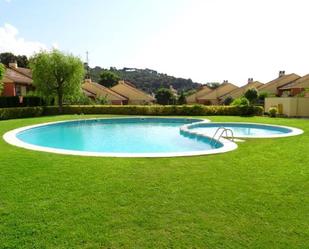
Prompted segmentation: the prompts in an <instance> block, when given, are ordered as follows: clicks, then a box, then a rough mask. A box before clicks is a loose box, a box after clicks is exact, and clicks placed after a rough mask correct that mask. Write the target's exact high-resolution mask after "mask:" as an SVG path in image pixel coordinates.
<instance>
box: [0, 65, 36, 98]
mask: <svg viewBox="0 0 309 249" xmlns="http://www.w3.org/2000/svg"><path fill="white" fill-rule="evenodd" d="M3 83H4V88H3V91H2V95H3V96H25V95H26V94H27V92H29V91H31V90H33V89H34V87H33V86H32V74H31V70H30V69H28V68H20V67H18V65H17V63H16V62H15V63H10V64H9V66H8V67H6V69H5V74H4V78H3Z"/></svg>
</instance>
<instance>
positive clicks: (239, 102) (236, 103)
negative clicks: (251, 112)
mask: <svg viewBox="0 0 309 249" xmlns="http://www.w3.org/2000/svg"><path fill="white" fill-rule="evenodd" d="M231 105H233V106H239V107H243V106H249V105H250V102H249V100H248V99H247V98H246V97H241V98H237V99H234V100H233V102H232V103H231Z"/></svg>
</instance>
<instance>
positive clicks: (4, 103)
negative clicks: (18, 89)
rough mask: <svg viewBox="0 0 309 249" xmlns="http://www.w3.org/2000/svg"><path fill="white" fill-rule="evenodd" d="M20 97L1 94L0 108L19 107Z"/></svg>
mask: <svg viewBox="0 0 309 249" xmlns="http://www.w3.org/2000/svg"><path fill="white" fill-rule="evenodd" d="M19 106H20V103H19V97H18V96H10V97H6V96H0V108H6V107H19Z"/></svg>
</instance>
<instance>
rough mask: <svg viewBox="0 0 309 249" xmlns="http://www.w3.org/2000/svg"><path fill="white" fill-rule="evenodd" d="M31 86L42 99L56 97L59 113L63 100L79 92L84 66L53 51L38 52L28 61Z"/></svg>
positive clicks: (77, 60)
mask: <svg viewBox="0 0 309 249" xmlns="http://www.w3.org/2000/svg"><path fill="white" fill-rule="evenodd" d="M30 67H31V69H32V77H33V84H34V86H35V87H36V90H37V91H38V92H40V93H41V94H42V95H43V96H44V97H50V96H56V97H57V100H58V106H59V112H62V106H63V99H64V97H66V96H71V97H72V96H77V95H79V94H80V92H81V84H82V81H83V77H84V66H83V63H82V62H81V60H80V59H79V58H78V57H75V56H73V55H71V54H64V53H62V52H60V51H59V50H56V49H54V50H53V51H51V52H45V51H43V52H40V53H38V54H35V55H34V56H33V57H32V58H31V59H30Z"/></svg>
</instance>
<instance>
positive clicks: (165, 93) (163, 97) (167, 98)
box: [156, 88, 174, 105]
mask: <svg viewBox="0 0 309 249" xmlns="http://www.w3.org/2000/svg"><path fill="white" fill-rule="evenodd" d="M156 99H157V102H158V104H160V105H170V104H173V103H174V96H173V93H172V91H171V90H170V89H167V88H160V89H159V90H158V91H157V93H156Z"/></svg>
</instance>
